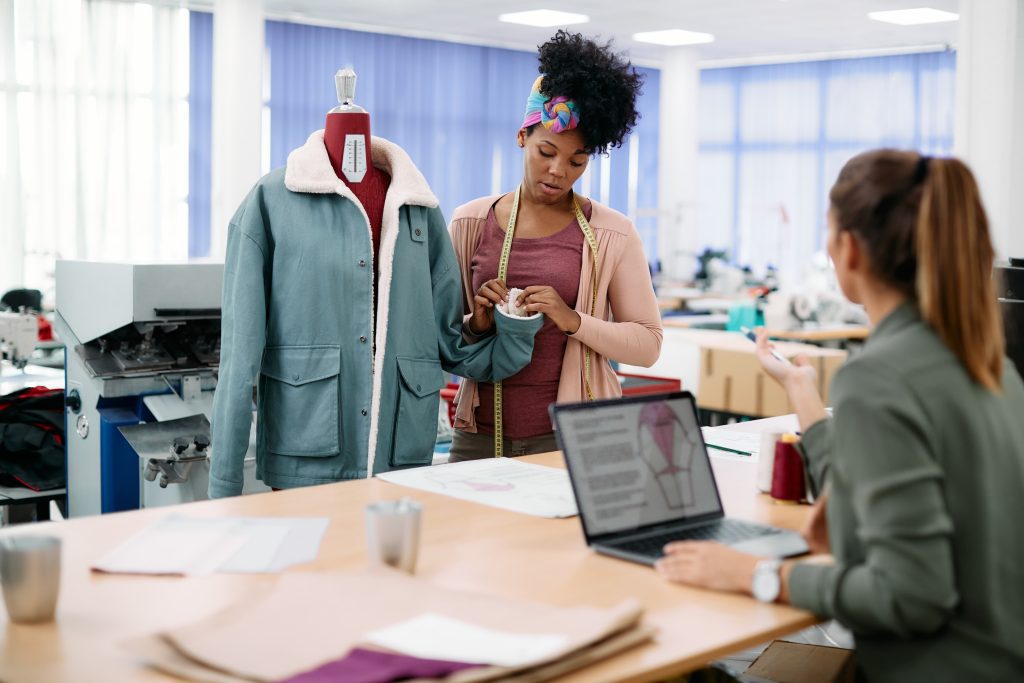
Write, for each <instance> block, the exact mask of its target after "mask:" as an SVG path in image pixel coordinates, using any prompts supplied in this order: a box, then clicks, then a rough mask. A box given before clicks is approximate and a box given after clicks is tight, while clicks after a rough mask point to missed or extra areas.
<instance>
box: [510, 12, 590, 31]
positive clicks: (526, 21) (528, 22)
mask: <svg viewBox="0 0 1024 683" xmlns="http://www.w3.org/2000/svg"><path fill="white" fill-rule="evenodd" d="M498 20H499V21H504V22H507V23H509V24H523V25H525V26H542V27H545V28H549V27H551V26H571V25H572V24H585V23H587V22H588V21H590V17H588V16H587V15H586V14H576V13H574V12H559V11H558V10H553V9H534V10H529V11H528V12H511V13H509V14H501V15H499V16H498Z"/></svg>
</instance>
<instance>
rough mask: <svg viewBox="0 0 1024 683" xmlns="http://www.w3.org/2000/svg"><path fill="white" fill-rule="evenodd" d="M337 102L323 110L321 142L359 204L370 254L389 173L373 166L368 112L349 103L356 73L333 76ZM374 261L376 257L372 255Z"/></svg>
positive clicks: (375, 242)
mask: <svg viewBox="0 0 1024 683" xmlns="http://www.w3.org/2000/svg"><path fill="white" fill-rule="evenodd" d="M334 83H335V86H336V87H337V90H338V101H339V102H340V103H341V104H339V105H338V106H337V107H335V108H334V109H332V110H330V111H329V112H327V122H326V125H325V126H324V145H325V146H326V147H327V156H328V157H329V158H330V160H331V167H332V168H334V172H335V173H336V174H337V176H338V178H340V179H341V180H342V181H343V182H344V183H345V185H347V186H348V187H349V189H350V190H352V193H353V194H354V195H355V196H356V198H357V199H358V200H359V203H360V204H362V205H363V210H364V211H366V216H367V218H368V219H369V221H370V229H371V231H372V233H373V253H374V256H376V254H377V253H378V251H379V249H380V230H381V222H382V221H383V219H384V199H385V197H386V196H387V193H388V187H389V186H390V184H391V177H390V176H389V175H388V174H387V173H385V172H383V171H381V170H380V169H378V168H375V167H374V166H373V163H372V159H373V156H372V154H371V148H370V146H371V144H372V143H371V138H370V115H369V114H368V113H367V112H366V110H365V109H363V108H362V107H360V106H358V105H355V104H353V103H352V100H353V99H354V98H355V92H356V74H355V72H354V71H352V69H342V70H340V71H338V73H337V74H335V76H334ZM374 263H376V258H375V259H374Z"/></svg>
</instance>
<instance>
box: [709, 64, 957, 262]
mask: <svg viewBox="0 0 1024 683" xmlns="http://www.w3.org/2000/svg"><path fill="white" fill-rule="evenodd" d="M955 70H956V58H955V55H954V54H953V53H951V52H932V53H922V54H910V55H897V56H890V57H872V58H862V59H842V60H829V61H821V62H804V63H798V64H778V65H770V66H749V67H735V68H727V69H706V70H704V71H703V72H702V73H701V85H700V100H699V101H700V105H699V106H700V111H699V125H700V129H699V140H700V153H699V187H698V190H699V195H698V196H699V200H698V204H699V205H698V209H697V214H698V244H699V245H700V247H701V248H702V249H703V248H704V247H711V248H716V249H727V250H728V251H729V252H730V254H731V256H732V258H733V260H734V261H736V262H737V263H738V264H739V265H749V266H751V267H752V268H753V269H754V271H755V273H763V272H764V270H765V268H766V267H767V266H768V265H769V264H770V265H773V266H776V267H778V268H779V269H780V270H781V273H782V275H783V277H784V278H786V277H789V278H799V277H800V275H801V271H802V266H803V264H805V263H807V262H808V261H809V259H810V257H811V256H812V254H813V252H814V251H816V250H819V249H821V248H822V246H823V238H824V234H825V229H826V223H825V212H826V210H827V208H828V190H829V188H830V187H831V185H832V183H833V181H834V180H835V178H836V176H837V175H838V173H839V169H840V168H841V167H842V165H843V164H844V163H845V162H846V161H847V160H848V159H849V158H850V157H852V156H854V155H855V154H857V153H859V152H861V151H864V150H867V149H871V148H875V147H899V148H909V149H916V150H919V151H921V152H925V153H928V154H948V153H950V151H951V150H952V147H953V110H954V81H955Z"/></svg>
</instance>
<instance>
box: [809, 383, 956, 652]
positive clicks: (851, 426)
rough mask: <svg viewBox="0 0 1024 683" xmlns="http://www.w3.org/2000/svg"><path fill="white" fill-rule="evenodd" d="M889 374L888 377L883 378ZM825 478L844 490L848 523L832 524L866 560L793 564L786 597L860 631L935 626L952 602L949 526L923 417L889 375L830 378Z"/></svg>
mask: <svg viewBox="0 0 1024 683" xmlns="http://www.w3.org/2000/svg"><path fill="white" fill-rule="evenodd" d="M886 375H888V377H887V376H886ZM834 386H835V387H836V390H837V391H836V393H837V396H836V409H835V410H836V416H835V418H834V423H833V424H832V425H831V427H832V437H833V444H834V448H835V452H834V454H833V458H832V466H831V468H832V469H831V477H833V479H834V483H833V494H832V495H833V496H836V495H838V487H839V485H840V484H842V488H843V490H846V491H849V496H850V503H851V507H852V512H853V520H851V522H850V523H849V524H846V525H845V526H844V527H838V528H837V527H836V526H834V525H833V523H832V521H833V520H830V524H829V531H830V535H831V536H832V542H833V544H834V545H835V544H837V543H838V544H840V545H841V543H842V541H841V540H839V541H837V536H838V537H839V538H840V539H841V538H842V537H844V536H845V537H852V536H853V535H855V536H856V538H857V539H858V540H859V542H860V543H861V544H862V545H863V547H864V559H863V560H862V561H860V562H856V563H844V562H842V561H839V562H837V563H836V564H834V565H831V566H828V565H812V564H808V563H799V564H797V565H796V566H795V567H794V568H793V571H792V573H791V574H790V580H789V590H790V599H791V602H792V603H793V604H794V605H796V606H798V607H803V608H805V609H809V610H811V611H812V612H815V613H816V614H819V615H822V616H828V617H834V618H836V619H838V620H839V621H840V622H842V623H843V624H844V625H845V626H847V627H849V628H850V629H851V630H852V631H853V632H854V633H856V634H858V635H862V636H873V635H890V636H897V637H902V638H910V637H915V636H921V635H928V634H931V633H934V632H936V631H938V630H939V629H941V628H942V627H943V626H944V625H945V624H946V622H947V621H948V620H949V618H950V617H951V616H952V614H953V610H954V609H955V608H956V605H957V603H958V602H959V594H958V592H957V589H956V583H955V574H954V566H953V548H952V533H953V523H952V520H951V518H950V515H949V511H948V510H947V508H946V504H945V499H944V497H943V491H942V488H943V473H942V469H941V468H940V467H939V465H938V463H936V461H935V460H934V459H933V457H932V455H931V449H930V447H929V444H928V438H929V437H928V429H927V419H926V417H925V416H924V414H923V413H922V412H921V409H920V408H919V407H918V403H917V401H916V400H915V399H914V397H913V396H912V395H911V394H910V393H909V392H907V391H899V390H897V389H896V388H894V386H893V382H892V380H891V373H883V372H882V371H880V370H877V369H873V368H864V367H856V368H855V367H853V364H851V365H850V366H847V367H846V368H843V370H841V371H840V375H838V376H837V378H836V382H835V385H834Z"/></svg>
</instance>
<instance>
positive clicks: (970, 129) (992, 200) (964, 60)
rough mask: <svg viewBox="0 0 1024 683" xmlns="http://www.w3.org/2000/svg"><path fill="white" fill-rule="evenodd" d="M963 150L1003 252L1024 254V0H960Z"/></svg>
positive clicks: (959, 146) (959, 130)
mask: <svg viewBox="0 0 1024 683" xmlns="http://www.w3.org/2000/svg"><path fill="white" fill-rule="evenodd" d="M959 30H960V37H959V44H958V46H957V95H956V97H957V110H956V141H955V145H954V146H955V152H956V155H957V156H959V157H961V158H962V159H964V160H965V161H966V162H967V163H968V164H970V166H971V168H972V169H973V170H974V173H975V175H976V176H977V178H978V182H979V184H980V185H981V194H982V200H983V201H984V202H985V208H986V209H987V211H988V217H989V221H990V225H991V229H992V237H993V240H994V242H995V245H996V250H997V252H998V254H999V256H1000V257H1002V258H1005V257H1007V256H1017V257H1024V218H1022V212H1021V211H1020V200H1021V193H1022V191H1024V0H960V29H959Z"/></svg>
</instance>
